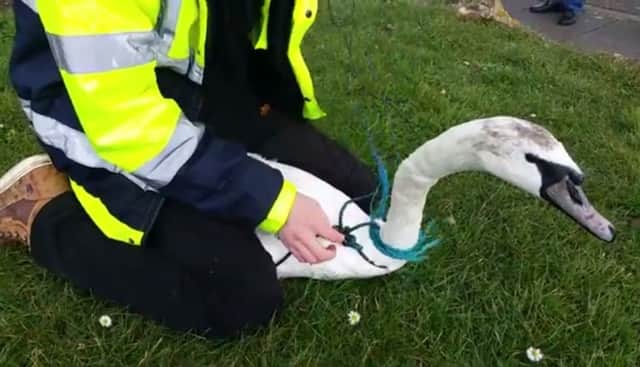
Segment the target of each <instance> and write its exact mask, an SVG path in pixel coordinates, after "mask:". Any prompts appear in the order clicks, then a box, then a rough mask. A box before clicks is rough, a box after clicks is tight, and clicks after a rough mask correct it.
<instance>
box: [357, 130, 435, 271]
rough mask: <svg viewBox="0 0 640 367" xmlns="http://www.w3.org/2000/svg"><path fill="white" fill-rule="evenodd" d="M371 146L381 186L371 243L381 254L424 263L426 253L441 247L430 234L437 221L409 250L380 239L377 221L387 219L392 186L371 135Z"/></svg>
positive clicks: (372, 223) (421, 233)
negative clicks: (438, 246)
mask: <svg viewBox="0 0 640 367" xmlns="http://www.w3.org/2000/svg"><path fill="white" fill-rule="evenodd" d="M369 145H370V147H371V154H372V156H373V160H374V162H375V165H376V171H377V172H378V182H379V185H380V190H379V192H380V197H379V198H378V200H377V203H376V204H373V201H372V205H373V207H374V208H373V209H372V210H371V215H370V219H371V225H370V226H369V236H370V237H371V241H372V242H373V245H374V246H375V247H376V248H377V249H378V251H380V252H381V253H383V254H385V255H386V256H389V257H391V258H393V259H399V260H405V261H409V262H418V261H422V260H424V259H425V258H426V252H427V251H428V250H429V249H431V248H433V247H435V246H437V245H439V244H440V240H439V239H437V238H434V237H433V236H431V235H430V234H429V233H431V231H432V230H433V227H434V225H435V221H433V220H432V221H430V222H429V223H428V225H427V228H426V229H425V230H421V231H420V233H419V235H418V240H417V241H416V243H415V245H413V246H412V247H411V248H409V249H398V248H395V247H393V246H391V245H389V244H387V243H385V242H384V241H383V240H382V238H381V237H380V226H379V225H378V224H377V222H376V219H383V220H384V219H386V216H387V210H388V203H389V199H390V196H391V194H390V185H389V176H388V173H387V168H386V167H385V165H384V162H383V161H382V158H381V157H380V154H378V152H377V150H376V148H375V146H374V144H373V142H372V139H371V136H370V135H369Z"/></svg>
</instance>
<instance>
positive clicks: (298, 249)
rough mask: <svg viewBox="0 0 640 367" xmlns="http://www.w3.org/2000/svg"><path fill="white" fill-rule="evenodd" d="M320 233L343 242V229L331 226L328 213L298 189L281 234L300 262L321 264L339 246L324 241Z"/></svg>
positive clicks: (332, 256)
mask: <svg viewBox="0 0 640 367" xmlns="http://www.w3.org/2000/svg"><path fill="white" fill-rule="evenodd" d="M316 236H320V237H323V238H325V239H326V240H328V241H330V242H333V243H338V244H341V243H342V242H343V241H344V236H343V235H342V233H340V232H338V231H337V230H335V229H334V228H333V227H331V224H330V223H329V219H328V218H327V215H326V214H325V213H324V211H323V210H322V208H321V207H320V205H319V204H318V202H317V201H315V200H314V199H312V198H310V197H308V196H306V195H304V194H301V193H297V194H296V198H295V201H294V203H293V208H292V209H291V212H290V213H289V218H288V219H287V222H286V223H285V225H284V226H283V227H282V229H281V230H280V233H279V234H278V237H279V238H280V240H281V241H282V243H284V245H285V246H286V247H287V248H288V249H289V251H291V253H292V254H293V256H295V258H296V259H298V261H300V262H307V263H310V264H317V263H321V262H324V261H327V260H331V259H333V258H334V257H335V256H336V249H335V246H328V247H327V248H325V247H323V246H322V245H320V243H319V242H318V239H317V238H316Z"/></svg>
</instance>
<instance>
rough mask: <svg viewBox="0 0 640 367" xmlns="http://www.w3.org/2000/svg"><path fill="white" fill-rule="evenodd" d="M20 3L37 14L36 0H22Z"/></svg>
mask: <svg viewBox="0 0 640 367" xmlns="http://www.w3.org/2000/svg"><path fill="white" fill-rule="evenodd" d="M22 3H23V4H24V5H26V6H28V7H29V8H31V10H33V11H35V12H36V13H37V12H38V9H37V8H36V0H22Z"/></svg>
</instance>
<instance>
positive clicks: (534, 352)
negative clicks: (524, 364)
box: [527, 347, 544, 362]
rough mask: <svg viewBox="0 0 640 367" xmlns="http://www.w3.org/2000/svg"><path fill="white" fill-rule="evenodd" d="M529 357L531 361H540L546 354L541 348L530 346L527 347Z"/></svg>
mask: <svg viewBox="0 0 640 367" xmlns="http://www.w3.org/2000/svg"><path fill="white" fill-rule="evenodd" d="M527 358H529V360H530V361H531V362H540V361H541V360H542V358H544V354H542V351H541V350H540V349H539V348H534V347H529V348H527Z"/></svg>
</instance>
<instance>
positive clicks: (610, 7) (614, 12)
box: [502, 0, 640, 62]
mask: <svg viewBox="0 0 640 367" xmlns="http://www.w3.org/2000/svg"><path fill="white" fill-rule="evenodd" d="M537 1H539V0H502V3H503V6H504V9H505V10H506V11H507V12H508V13H509V15H510V16H511V17H513V18H514V19H516V20H517V21H519V22H520V23H521V24H522V26H524V27H526V28H529V29H531V30H533V31H534V32H537V33H539V34H541V35H542V36H543V37H545V38H547V39H549V40H553V41H557V42H560V43H565V44H568V45H571V46H573V47H575V48H577V49H579V50H582V51H584V52H590V53H593V52H605V53H609V54H619V55H622V56H624V57H626V58H629V59H633V60H637V61H638V62H640V0H626V1H625V0H617V2H616V1H613V0H592V3H593V4H592V3H590V2H589V0H586V2H587V5H586V7H585V9H584V11H583V12H582V13H580V15H579V17H578V21H577V22H576V24H574V25H571V26H560V25H558V24H557V23H556V21H557V19H558V14H557V13H550V14H533V13H531V12H529V6H531V5H533V4H534V3H536V2H537ZM596 5H597V6H596Z"/></svg>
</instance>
